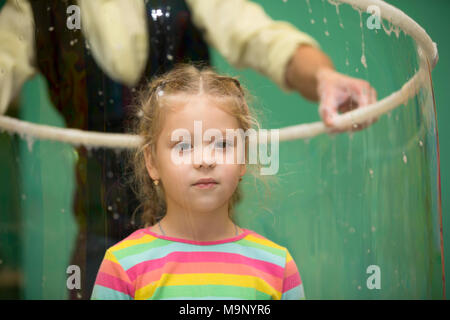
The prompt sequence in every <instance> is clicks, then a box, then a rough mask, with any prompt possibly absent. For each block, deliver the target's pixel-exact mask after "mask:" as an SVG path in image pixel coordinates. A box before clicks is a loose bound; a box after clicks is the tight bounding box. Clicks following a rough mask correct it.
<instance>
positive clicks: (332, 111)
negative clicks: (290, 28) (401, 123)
mask: <svg viewBox="0 0 450 320" xmlns="http://www.w3.org/2000/svg"><path fill="white" fill-rule="evenodd" d="M285 77H286V83H287V85H288V87H289V88H291V89H294V90H296V91H298V92H299V93H300V94H301V95H302V96H303V97H305V98H306V99H308V100H311V101H315V102H319V115H320V117H321V118H322V121H323V122H324V124H325V126H326V127H328V128H329V132H331V133H336V132H345V131H359V130H362V129H364V128H366V127H368V126H369V125H371V124H372V123H374V122H375V121H377V120H378V118H375V119H372V120H370V121H367V122H365V123H355V124H354V125H353V124H352V125H351V126H350V127H347V128H337V127H336V126H335V122H334V119H335V117H336V116H337V115H338V114H339V112H342V113H344V112H348V111H351V110H353V109H356V108H364V107H365V106H367V105H369V104H371V103H374V102H376V100H377V93H376V91H375V89H374V88H372V87H371V85H370V84H369V83H368V82H367V81H365V80H362V79H357V78H352V77H349V76H346V75H344V74H341V73H339V72H337V71H335V69H334V66H333V62H332V61H331V59H330V58H329V57H328V56H327V55H326V54H325V53H324V52H322V51H321V50H320V49H319V48H316V47H314V46H311V45H300V46H299V47H298V48H297V50H296V51H295V52H294V54H293V56H292V58H291V60H290V61H289V63H288V65H287V68H286V73H285Z"/></svg>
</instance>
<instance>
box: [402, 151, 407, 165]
mask: <svg viewBox="0 0 450 320" xmlns="http://www.w3.org/2000/svg"><path fill="white" fill-rule="evenodd" d="M403 162H404V163H407V162H408V158H407V157H406V154H405V153H403Z"/></svg>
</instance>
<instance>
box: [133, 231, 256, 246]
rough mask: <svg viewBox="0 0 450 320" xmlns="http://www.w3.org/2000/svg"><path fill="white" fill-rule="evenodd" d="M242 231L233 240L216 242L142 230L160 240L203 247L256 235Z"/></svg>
mask: <svg viewBox="0 0 450 320" xmlns="http://www.w3.org/2000/svg"><path fill="white" fill-rule="evenodd" d="M241 229H242V230H243V231H244V232H243V233H241V234H240V235H237V236H235V237H232V238H227V239H223V240H215V241H195V240H188V239H181V238H174V237H169V236H163V235H160V234H157V233H155V232H153V231H151V230H150V228H145V229H140V230H143V231H144V232H146V233H148V234H150V235H152V236H154V237H157V238H160V239H165V240H170V241H175V242H184V243H190V244H195V245H202V246H210V245H214V244H222V243H227V242H233V241H237V240H240V239H242V238H244V237H246V236H247V235H248V234H252V233H255V231H253V230H250V229H245V228H241Z"/></svg>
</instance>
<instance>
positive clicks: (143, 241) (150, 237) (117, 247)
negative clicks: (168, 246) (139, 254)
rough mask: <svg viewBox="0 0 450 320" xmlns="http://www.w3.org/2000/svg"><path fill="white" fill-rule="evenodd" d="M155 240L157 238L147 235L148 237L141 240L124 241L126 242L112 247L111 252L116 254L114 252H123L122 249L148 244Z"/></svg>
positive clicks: (145, 236)
mask: <svg viewBox="0 0 450 320" xmlns="http://www.w3.org/2000/svg"><path fill="white" fill-rule="evenodd" d="M155 239H156V237H154V236H151V235H148V234H146V235H144V236H143V237H141V238H139V239H131V240H124V241H122V242H120V243H118V244H116V245H114V246H112V247H111V248H110V250H111V251H113V252H114V251H117V250H121V249H125V248H128V247H131V246H134V245H137V244H144V243H148V242H151V241H153V240H155Z"/></svg>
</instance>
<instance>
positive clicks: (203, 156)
mask: <svg viewBox="0 0 450 320" xmlns="http://www.w3.org/2000/svg"><path fill="white" fill-rule="evenodd" d="M170 99H171V100H170V102H171V108H170V110H168V111H167V114H166V115H165V120H164V124H163V129H162V131H161V133H160V135H159V138H158V141H157V145H156V154H155V159H152V158H151V156H150V153H146V154H145V158H146V166H147V171H148V172H149V174H150V176H151V178H152V179H154V180H160V183H162V185H163V187H164V191H165V197H166V203H167V208H168V210H171V209H175V210H184V211H190V212H194V213H195V212H211V211H214V210H217V209H223V208H228V202H229V200H230V198H231V196H232V194H233V193H234V191H235V189H236V188H237V185H238V183H239V179H240V177H242V176H243V175H244V173H245V170H246V167H245V163H242V161H241V162H238V161H237V160H236V156H235V158H234V161H225V160H224V161H221V162H220V161H216V160H217V159H218V158H217V157H223V158H222V159H225V155H226V154H227V153H229V152H234V155H236V154H237V143H236V142H237V141H236V139H227V136H226V129H233V130H237V129H239V126H238V122H237V120H236V118H235V117H233V116H232V115H230V114H228V113H227V112H226V111H224V109H222V108H220V105H219V101H218V100H215V99H211V98H210V97H206V96H202V95H200V96H182V97H181V96H177V97H171V98H170ZM172 101H173V103H172ZM225 107H226V106H225ZM199 127H201V132H200V135H199ZM194 128H195V130H194ZM209 129H210V130H209ZM180 130H181V131H180ZM211 130H218V131H216V132H222V136H223V137H222V139H220V138H217V136H219V137H220V135H215V134H213V135H211V136H210V137H207V136H205V137H204V133H205V131H208V132H213V131H211ZM180 132H184V133H185V134H179V133H180ZM194 134H195V135H194ZM187 135H189V137H187ZM204 138H206V139H204ZM189 140H190V141H189ZM230 140H231V141H230ZM205 150H206V151H205ZM179 160H184V161H179ZM180 162H181V163H180ZM202 180H203V181H202ZM208 181H210V182H212V183H208ZM202 182H203V183H202Z"/></svg>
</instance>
